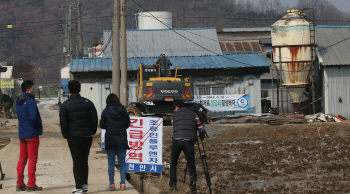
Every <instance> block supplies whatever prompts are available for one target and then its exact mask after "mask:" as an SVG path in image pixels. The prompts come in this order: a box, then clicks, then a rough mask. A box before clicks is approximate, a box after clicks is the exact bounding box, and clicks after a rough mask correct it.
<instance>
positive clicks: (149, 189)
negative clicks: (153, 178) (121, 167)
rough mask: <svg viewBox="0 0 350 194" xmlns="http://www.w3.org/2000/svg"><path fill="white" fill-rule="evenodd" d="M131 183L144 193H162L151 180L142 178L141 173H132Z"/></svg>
mask: <svg viewBox="0 0 350 194" xmlns="http://www.w3.org/2000/svg"><path fill="white" fill-rule="evenodd" d="M130 183H131V184H132V185H133V186H134V187H135V189H136V190H138V191H140V192H143V193H144V194H160V190H159V189H157V188H155V187H153V186H152V184H151V182H150V180H148V179H142V178H141V175H140V174H130Z"/></svg>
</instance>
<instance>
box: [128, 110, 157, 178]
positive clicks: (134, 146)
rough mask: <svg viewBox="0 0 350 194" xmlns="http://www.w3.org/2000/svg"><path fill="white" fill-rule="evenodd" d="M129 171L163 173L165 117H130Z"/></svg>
mask: <svg viewBox="0 0 350 194" xmlns="http://www.w3.org/2000/svg"><path fill="white" fill-rule="evenodd" d="M130 122H131V124H130V127H129V129H128V130H127V132H128V144H129V147H130V150H128V151H127V153H126V159H125V161H126V168H127V171H134V172H152V173H162V147H163V119H162V118H147V117H130Z"/></svg>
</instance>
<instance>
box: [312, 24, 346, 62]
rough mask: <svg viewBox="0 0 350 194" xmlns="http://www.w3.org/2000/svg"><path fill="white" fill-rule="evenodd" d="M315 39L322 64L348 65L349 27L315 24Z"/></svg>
mask: <svg viewBox="0 0 350 194" xmlns="http://www.w3.org/2000/svg"><path fill="white" fill-rule="evenodd" d="M316 41H317V56H318V58H319V61H320V62H321V63H322V65H325V66H327V65H350V57H349V49H350V27H346V26H343V27H340V26H333V27H332V26H317V30H316ZM322 61H323V62H322Z"/></svg>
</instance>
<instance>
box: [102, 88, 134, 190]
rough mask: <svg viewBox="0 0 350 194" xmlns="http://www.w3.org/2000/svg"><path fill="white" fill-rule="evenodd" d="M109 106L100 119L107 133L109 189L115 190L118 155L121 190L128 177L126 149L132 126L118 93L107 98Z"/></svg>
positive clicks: (123, 188)
mask: <svg viewBox="0 0 350 194" xmlns="http://www.w3.org/2000/svg"><path fill="white" fill-rule="evenodd" d="M106 103H107V107H106V108H105V109H104V110H103V112H102V115H101V120H100V127H101V129H106V135H105V146H106V147H105V149H106V151H107V158H108V176H109V187H108V188H109V190H111V191H115V190H116V189H115V184H114V166H115V156H116V155H117V157H118V164H119V167H120V179H121V182H120V190H122V191H123V190H125V179H126V164H125V156H126V150H128V149H130V148H129V146H128V139H127V132H126V130H127V129H128V128H129V127H130V117H129V113H128V112H127V111H126V109H125V108H124V106H123V105H121V104H120V100H119V98H118V96H117V95H115V94H113V93H112V94H109V95H108V97H107V99H106Z"/></svg>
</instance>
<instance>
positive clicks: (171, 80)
mask: <svg viewBox="0 0 350 194" xmlns="http://www.w3.org/2000/svg"><path fill="white" fill-rule="evenodd" d="M171 66H172V64H171V62H170V60H169V59H168V58H167V57H166V56H165V55H163V54H162V55H160V57H159V59H158V60H157V62H156V63H154V64H150V65H145V64H140V65H139V67H138V70H137V102H132V103H130V104H129V106H128V107H126V109H127V111H128V112H129V115H130V116H157V117H163V118H165V119H167V117H169V116H171V115H172V114H173V112H174V106H173V101H174V100H177V99H181V100H183V101H184V102H185V104H186V106H187V108H189V109H191V110H193V111H194V112H196V113H197V114H198V116H199V117H200V119H201V121H202V122H209V120H210V111H209V110H208V109H206V108H205V107H203V106H202V105H201V104H199V103H194V102H193V99H194V85H193V81H191V78H190V77H189V78H184V77H183V76H182V75H178V74H177V65H176V68H175V75H174V76H171V69H170V67H171Z"/></svg>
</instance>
